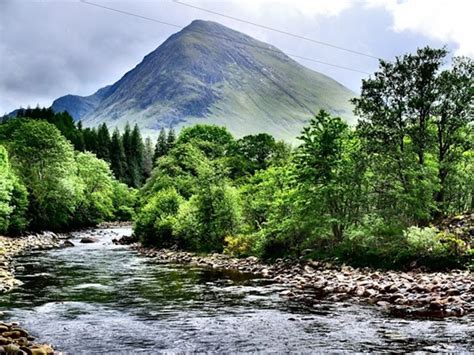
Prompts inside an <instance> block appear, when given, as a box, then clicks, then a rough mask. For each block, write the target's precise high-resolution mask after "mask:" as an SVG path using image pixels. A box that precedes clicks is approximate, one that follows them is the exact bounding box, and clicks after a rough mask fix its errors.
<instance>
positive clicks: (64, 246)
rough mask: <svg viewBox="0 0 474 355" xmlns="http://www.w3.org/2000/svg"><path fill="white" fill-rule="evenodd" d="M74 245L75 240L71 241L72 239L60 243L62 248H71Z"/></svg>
mask: <svg viewBox="0 0 474 355" xmlns="http://www.w3.org/2000/svg"><path fill="white" fill-rule="evenodd" d="M74 246H75V244H74V243H73V242H71V241H70V240H65V241H64V242H62V243H61V245H60V247H61V248H71V247H74Z"/></svg>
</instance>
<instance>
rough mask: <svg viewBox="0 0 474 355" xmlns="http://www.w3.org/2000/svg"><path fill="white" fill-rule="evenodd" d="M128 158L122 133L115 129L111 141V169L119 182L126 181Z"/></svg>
mask: <svg viewBox="0 0 474 355" xmlns="http://www.w3.org/2000/svg"><path fill="white" fill-rule="evenodd" d="M126 164H127V160H126V156H125V151H124V148H123V142H122V137H120V132H119V130H118V129H117V128H115V130H114V133H113V134H112V139H111V141H110V168H111V169H112V172H113V173H114V176H115V178H116V179H117V180H120V181H124V179H125V171H126Z"/></svg>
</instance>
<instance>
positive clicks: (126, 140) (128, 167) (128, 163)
mask: <svg viewBox="0 0 474 355" xmlns="http://www.w3.org/2000/svg"><path fill="white" fill-rule="evenodd" d="M122 144H123V150H124V153H125V164H124V179H123V181H124V182H125V183H126V184H127V185H128V186H132V169H133V167H132V165H133V153H132V131H131V129H130V125H129V123H128V122H127V124H126V125H125V129H124V131H123V135H122Z"/></svg>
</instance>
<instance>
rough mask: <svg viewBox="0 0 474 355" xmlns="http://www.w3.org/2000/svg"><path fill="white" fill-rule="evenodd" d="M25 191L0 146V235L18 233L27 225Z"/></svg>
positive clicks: (6, 154) (3, 149)
mask: <svg viewBox="0 0 474 355" xmlns="http://www.w3.org/2000/svg"><path fill="white" fill-rule="evenodd" d="M27 205H28V200H27V191H26V189H25V187H24V186H23V185H22V184H21V183H20V181H19V180H18V178H17V177H16V176H15V174H14V172H13V170H12V168H11V166H10V162H9V160H8V153H7V151H6V149H5V147H3V146H1V145H0V233H18V232H19V231H21V230H23V229H24V228H25V227H26V225H27V220H26V217H25V214H26V209H27Z"/></svg>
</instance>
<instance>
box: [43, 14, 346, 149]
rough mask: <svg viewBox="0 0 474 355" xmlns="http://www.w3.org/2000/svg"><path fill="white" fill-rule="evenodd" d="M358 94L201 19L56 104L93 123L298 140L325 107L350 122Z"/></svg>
mask: <svg viewBox="0 0 474 355" xmlns="http://www.w3.org/2000/svg"><path fill="white" fill-rule="evenodd" d="M353 96H354V93H353V92H352V91H350V90H349V89H347V88H346V87H344V86H343V85H341V84H339V83H338V82H336V81H335V80H333V79H331V78H329V77H327V76H325V75H323V74H320V73H317V72H315V71H312V70H310V69H308V68H305V67H304V66H302V65H300V64H299V63H297V62H295V61H294V60H292V59H291V58H289V57H288V56H287V55H285V54H284V53H283V52H282V51H280V50H278V49H277V48H275V47H273V46H271V45H268V44H266V43H263V42H260V41H257V40H255V39H253V38H251V37H249V36H247V35H244V34H242V33H240V32H237V31H234V30H231V29H229V28H227V27H225V26H222V25H220V24H218V23H215V22H209V21H201V20H196V21H193V22H192V23H191V24H190V25H189V26H187V27H186V28H184V29H183V30H181V31H180V32H178V33H176V34H174V35H172V36H171V37H169V38H168V39H167V40H166V41H165V42H164V43H163V44H162V45H161V46H159V47H158V48H157V49H156V50H154V51H153V52H151V53H150V54H148V55H147V56H146V57H145V58H144V59H143V61H142V62H141V63H140V64H138V65H137V66H136V67H135V68H134V69H132V70H130V71H129V72H128V73H126V74H125V75H124V76H123V77H122V78H121V79H120V80H119V81H117V82H116V83H115V84H113V85H110V86H107V87H104V88H102V89H100V90H99V91H97V92H96V93H95V94H93V95H90V96H86V97H82V96H75V95H66V96H63V97H61V98H59V99H57V100H55V101H54V103H53V106H52V107H53V109H54V110H56V111H63V110H67V111H68V112H69V113H70V114H71V115H72V116H73V117H74V118H75V119H76V120H79V119H80V120H82V121H83V123H84V125H85V126H92V125H97V124H99V123H102V122H106V123H107V124H108V125H110V126H112V127H114V126H118V127H123V126H124V124H125V122H126V121H129V122H131V123H135V122H136V123H138V124H139V126H140V127H141V129H142V130H143V131H144V132H145V134H152V133H154V132H156V131H157V130H159V129H160V128H161V127H165V128H168V127H176V128H178V129H179V128H180V127H182V126H188V125H193V124H195V123H214V124H218V125H223V126H226V127H227V128H228V129H229V130H230V131H231V132H232V133H234V134H235V135H237V136H242V135H246V134H252V133H257V132H267V133H270V134H272V135H274V136H275V137H277V138H282V139H290V140H292V139H294V138H295V137H296V136H297V135H298V134H299V132H300V131H301V128H302V127H303V125H304V124H305V123H306V122H307V121H308V120H309V119H310V118H311V117H312V116H313V114H314V113H315V112H317V111H318V110H319V109H321V108H323V109H326V110H327V111H329V112H331V113H333V114H335V115H339V116H341V117H343V118H345V119H347V120H348V121H349V122H352V121H353V120H354V116H353V114H352V107H351V105H350V103H349V99H350V98H351V97H353Z"/></svg>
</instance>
